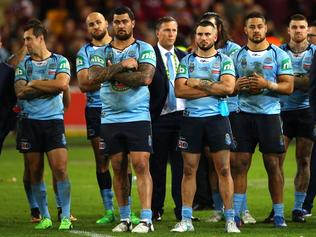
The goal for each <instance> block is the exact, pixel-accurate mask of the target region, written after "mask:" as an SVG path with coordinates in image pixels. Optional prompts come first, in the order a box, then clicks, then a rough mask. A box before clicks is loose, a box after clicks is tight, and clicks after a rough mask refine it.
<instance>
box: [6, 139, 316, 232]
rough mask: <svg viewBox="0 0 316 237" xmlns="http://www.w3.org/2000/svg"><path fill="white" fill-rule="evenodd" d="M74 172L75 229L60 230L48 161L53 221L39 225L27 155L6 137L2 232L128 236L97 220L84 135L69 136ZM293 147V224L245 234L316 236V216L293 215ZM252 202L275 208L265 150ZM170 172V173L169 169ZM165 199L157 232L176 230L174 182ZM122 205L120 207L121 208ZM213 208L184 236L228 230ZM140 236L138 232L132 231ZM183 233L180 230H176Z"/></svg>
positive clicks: (262, 211) (261, 211) (255, 169)
mask: <svg viewBox="0 0 316 237" xmlns="http://www.w3.org/2000/svg"><path fill="white" fill-rule="evenodd" d="M68 143H69V166H68V167H69V176H70V180H71V184H72V213H73V214H74V215H75V216H76V217H77V218H78V221H77V222H75V223H74V230H73V231H71V232H60V231H58V230H57V228H58V223H57V221H56V214H57V211H56V207H55V200H54V194H53V191H52V185H51V172H50V169H49V168H48V165H47V163H46V164H45V166H46V167H45V181H46V184H47V189H48V202H49V207H50V212H51V215H52V218H53V222H54V226H53V228H52V229H50V230H47V231H35V230H34V224H31V223H30V222H29V221H30V216H29V207H28V204H27V201H26V196H25V193H24V189H23V181H22V178H23V176H22V175H23V159H22V156H21V154H19V153H18V152H17V151H16V150H15V149H14V146H13V144H14V142H13V138H12V137H9V139H7V141H6V143H5V146H4V149H3V150H2V155H1V158H0V202H1V203H0V236H1V237H2V236H12V237H13V236H25V237H30V236H48V235H49V236H56V237H57V236H58V237H59V236H69V237H70V236H94V237H110V236H128V235H131V234H129V233H123V234H115V233H112V232H111V229H112V228H113V226H114V224H110V225H96V224H95V220H96V219H97V218H99V217H100V216H101V215H102V213H103V211H102V203H101V198H100V195H99V191H98V186H97V182H96V178H95V165H94V159H93V156H92V150H91V149H90V147H89V146H88V142H87V141H86V139H85V137H76V138H69V139H68ZM293 154H294V149H293V147H290V150H289V152H288V156H287V159H286V162H285V175H286V185H285V216H286V219H287V224H288V228H286V229H276V228H274V227H273V226H272V224H271V225H270V224H261V223H258V224H255V225H246V226H243V227H242V229H241V230H242V233H241V234H240V236H251V237H255V236H293V237H294V236H296V237H301V236H304V237H306V236H316V218H315V217H314V216H312V217H310V218H309V219H308V222H307V223H304V224H295V223H292V222H291V221H290V219H291V218H290V217H291V209H292V207H293V192H294V191H293V177H294V174H295V170H296V164H295V160H294V159H293ZM248 177H249V181H248V192H247V193H248V205H249V209H250V210H251V213H252V214H253V215H254V216H255V217H256V219H257V221H258V222H261V221H262V220H263V219H264V218H265V217H266V215H267V214H268V213H269V212H270V209H271V201H270V196H269V193H268V188H267V175H266V173H265V170H264V167H263V162H262V159H261V156H260V155H259V154H258V153H256V154H255V156H254V159H253V163H252V167H251V169H250V173H249V176H248ZM169 178H170V175H169ZM167 187H168V191H167V196H166V201H165V214H164V216H163V221H162V222H160V223H158V224H157V223H155V224H154V227H155V232H153V233H149V235H150V236H164V237H167V236H174V235H175V234H173V233H170V229H171V227H173V226H174V224H175V223H176V221H175V219H174V215H173V201H172V198H171V194H170V182H168V185H167ZM116 210H117V209H116ZM133 210H135V211H136V212H139V203H138V197H137V192H136V187H135V185H134V188H133ZM209 215H210V211H199V212H194V216H197V217H200V218H201V221H200V222H196V223H194V225H195V229H196V231H195V232H194V233H192V232H191V233H185V234H183V235H185V236H197V237H200V236H201V237H202V236H208V237H215V236H227V235H228V234H225V233H224V222H221V223H217V224H209V223H206V222H204V220H205V219H206V218H207V217H208V216H209ZM133 235H134V236H135V234H133ZM176 235H178V236H180V235H181V234H176Z"/></svg>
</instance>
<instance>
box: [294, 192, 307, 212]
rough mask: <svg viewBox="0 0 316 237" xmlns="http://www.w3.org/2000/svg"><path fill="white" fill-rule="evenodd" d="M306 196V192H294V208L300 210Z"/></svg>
mask: <svg viewBox="0 0 316 237" xmlns="http://www.w3.org/2000/svg"><path fill="white" fill-rule="evenodd" d="M305 197H306V192H295V194H294V209H293V210H300V211H302V208H303V203H304V200H305Z"/></svg>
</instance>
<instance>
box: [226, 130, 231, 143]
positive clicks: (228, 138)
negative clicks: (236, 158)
mask: <svg viewBox="0 0 316 237" xmlns="http://www.w3.org/2000/svg"><path fill="white" fill-rule="evenodd" d="M225 143H226V145H231V144H232V139H231V137H230V135H229V133H226V134H225Z"/></svg>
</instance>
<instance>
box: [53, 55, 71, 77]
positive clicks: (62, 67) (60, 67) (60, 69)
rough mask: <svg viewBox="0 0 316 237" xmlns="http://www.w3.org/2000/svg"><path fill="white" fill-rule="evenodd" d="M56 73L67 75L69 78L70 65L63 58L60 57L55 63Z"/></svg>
mask: <svg viewBox="0 0 316 237" xmlns="http://www.w3.org/2000/svg"><path fill="white" fill-rule="evenodd" d="M58 73H67V74H68V75H69V76H70V64H69V62H68V60H67V58H65V57H64V56H60V57H59V59H58V63H57V71H56V74H58Z"/></svg>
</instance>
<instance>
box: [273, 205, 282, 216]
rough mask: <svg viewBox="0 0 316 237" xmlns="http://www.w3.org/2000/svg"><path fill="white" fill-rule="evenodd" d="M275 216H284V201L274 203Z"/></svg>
mask: <svg viewBox="0 0 316 237" xmlns="http://www.w3.org/2000/svg"><path fill="white" fill-rule="evenodd" d="M273 210H274V216H282V217H284V205H283V203H278V204H273Z"/></svg>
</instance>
